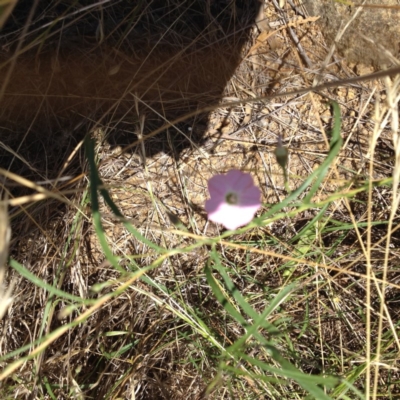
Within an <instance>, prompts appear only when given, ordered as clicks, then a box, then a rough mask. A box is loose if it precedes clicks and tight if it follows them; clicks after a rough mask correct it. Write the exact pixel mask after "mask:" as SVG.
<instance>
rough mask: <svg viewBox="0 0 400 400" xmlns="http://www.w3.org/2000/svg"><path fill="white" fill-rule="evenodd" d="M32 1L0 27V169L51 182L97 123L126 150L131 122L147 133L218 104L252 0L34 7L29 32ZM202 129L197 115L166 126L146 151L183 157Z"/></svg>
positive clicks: (250, 17)
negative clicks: (15, 155) (9, 72)
mask: <svg viewBox="0 0 400 400" xmlns="http://www.w3.org/2000/svg"><path fill="white" fill-rule="evenodd" d="M31 4H32V2H30V1H29V2H28V1H20V2H19V3H18V4H17V7H16V8H15V9H14V11H13V14H12V16H11V17H10V18H9V20H8V22H7V23H6V25H5V27H4V28H3V40H2V42H1V45H2V47H1V54H0V62H1V64H0V69H1V74H0V76H1V78H0V79H1V81H0V84H1V87H2V91H3V96H2V99H1V108H0V141H1V142H2V143H3V144H4V145H6V146H8V147H6V146H1V148H0V157H1V160H2V161H1V166H2V167H3V168H9V167H10V165H11V164H12V165H11V170H13V171H15V172H17V173H19V174H22V175H24V176H26V177H29V178H31V179H32V178H33V176H32V173H33V171H36V172H39V173H40V176H41V177H42V178H43V177H45V178H46V179H48V178H53V177H54V176H55V175H57V172H58V171H59V170H60V168H61V165H62V164H63V163H64V162H65V161H66V159H67V157H68V156H69V155H70V153H71V151H72V149H73V148H74V146H76V144H77V143H78V141H79V140H80V139H82V137H83V136H84V135H85V134H87V133H88V132H90V131H91V130H93V127H94V126H98V127H100V128H102V130H101V131H102V132H103V135H104V139H105V140H107V141H108V143H110V145H111V146H112V147H116V146H121V147H125V146H127V145H129V144H130V143H133V142H134V141H135V140H136V139H137V133H138V130H140V129H139V127H140V123H139V121H142V122H143V124H142V126H143V131H142V133H143V134H144V135H146V134H148V133H150V132H152V131H153V130H154V129H157V128H159V127H160V126H162V125H163V124H165V123H166V122H167V121H172V120H174V119H176V118H178V117H181V116H184V115H186V114H188V113H190V112H193V111H196V110H198V109H202V108H204V107H205V106H209V105H210V104H217V103H218V101H219V100H220V98H221V95H222V92H223V90H224V88H225V86H226V84H227V82H228V81H229V79H230V78H231V76H232V75H233V73H234V72H235V69H236V68H237V66H238V65H239V63H240V61H241V56H242V48H243V46H244V44H245V43H246V41H248V39H249V35H250V31H251V27H252V24H253V22H254V20H255V17H256V15H257V12H258V8H259V4H260V3H259V2H258V1H257V0H254V1H250V0H234V1H229V0H226V1H203V0H192V1H186V2H182V1H180V0H168V1H167V0H154V1H139V0H137V1H129V2H127V1H122V2H121V1H119V2H105V3H103V4H101V5H100V4H97V5H93V2H88V1H86V2H84V1H80V2H79V4H78V2H76V3H75V6H71V5H70V2H68V4H67V2H65V3H63V2H53V3H50V4H49V2H47V1H39V5H38V7H37V9H36V11H35V12H34V14H33V18H32V23H31V24H30V25H29V29H28V32H27V33H26V34H25V33H24V32H23V29H24V26H25V24H26V21H27V20H28V18H29V13H30V12H31ZM21 39H23V42H22V45H21V49H20V51H19V53H20V54H19V56H18V57H14V56H15V52H16V51H18V43H20V41H21ZM10 68H11V71H12V73H11V75H10V77H9V79H7V72H8V71H9V69H10ZM206 121H207V115H204V114H203V115H198V116H196V117H195V118H191V119H188V120H186V121H185V122H183V123H181V124H178V126H176V127H171V128H170V129H169V130H168V140H167V139H166V132H164V133H161V134H159V135H157V136H155V137H153V138H151V139H149V140H148V141H146V155H147V156H152V155H155V154H157V153H158V152H160V151H168V152H170V151H171V150H172V151H173V155H174V156H175V157H176V158H179V155H180V153H181V152H182V151H183V150H184V149H186V148H188V147H190V146H193V144H194V145H197V146H201V145H202V144H203V143H204V133H205V132H204V130H205V127H206ZM189 127H190V128H193V127H195V128H196V129H189ZM13 152H15V153H17V154H18V156H20V159H18V158H15V157H14V155H13V154H12V153H13ZM36 176H37V175H36ZM36 179H37V178H36Z"/></svg>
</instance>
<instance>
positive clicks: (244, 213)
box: [208, 203, 259, 230]
mask: <svg viewBox="0 0 400 400" xmlns="http://www.w3.org/2000/svg"><path fill="white" fill-rule="evenodd" d="M258 209H259V206H253V207H240V206H231V205H229V204H226V203H224V204H221V205H220V207H219V208H218V209H217V210H215V211H214V212H211V213H208V218H209V219H210V220H211V221H213V222H217V223H220V224H222V225H223V226H224V227H225V228H227V229H231V230H233V229H237V228H239V227H240V226H243V225H246V224H248V223H249V222H250V221H251V220H252V219H253V217H254V214H255V213H256V212H257V210H258Z"/></svg>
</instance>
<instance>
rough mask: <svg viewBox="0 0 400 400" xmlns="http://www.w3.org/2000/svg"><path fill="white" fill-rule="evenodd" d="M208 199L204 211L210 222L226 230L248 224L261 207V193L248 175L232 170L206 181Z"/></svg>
mask: <svg viewBox="0 0 400 400" xmlns="http://www.w3.org/2000/svg"><path fill="white" fill-rule="evenodd" d="M208 191H209V192H210V197H211V198H210V199H209V200H207V201H206V207H205V208H206V211H207V213H208V218H209V219H210V220H211V221H214V222H218V223H220V224H222V225H224V226H225V228H227V229H236V228H239V226H242V225H246V224H248V223H249V222H250V221H251V220H252V219H253V217H254V214H255V213H256V212H257V210H258V209H259V208H260V206H261V201H260V199H261V191H260V189H259V188H258V187H257V186H255V185H254V183H253V178H252V177H251V175H250V174H247V173H245V172H242V171H238V170H236V169H233V170H231V171H229V172H228V173H227V174H226V175H215V176H213V177H212V178H211V179H209V181H208Z"/></svg>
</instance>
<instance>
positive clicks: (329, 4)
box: [303, 0, 400, 68]
mask: <svg viewBox="0 0 400 400" xmlns="http://www.w3.org/2000/svg"><path fill="white" fill-rule="evenodd" d="M303 2H304V5H305V7H306V9H307V11H308V13H309V14H310V15H312V16H320V17H321V18H320V19H319V23H320V24H321V26H322V32H323V34H324V36H325V39H326V40H327V42H328V44H332V43H333V42H334V40H335V37H336V34H337V33H338V31H339V30H340V29H341V28H342V27H344V26H345V24H346V23H347V22H348V21H349V19H350V18H351V17H352V15H353V14H354V13H355V12H356V10H357V8H358V7H357V6H356V5H346V4H343V3H344V2H339V1H335V0H318V1H316V0H304V1H303ZM347 3H349V4H351V3H353V4H354V2H350V1H348V2H347ZM361 3H362V1H361V0H360V1H358V2H357V5H358V4H361ZM367 5H368V6H367V7H363V8H362V10H361V12H360V14H359V15H358V16H357V17H356V19H355V20H354V21H352V23H351V24H350V26H349V27H348V28H347V30H346V32H345V34H344V35H343V37H342V39H341V40H340V41H339V43H337V49H338V52H339V54H341V55H342V56H344V57H345V58H346V59H347V60H348V61H349V62H353V63H356V64H358V63H362V64H364V65H372V66H373V67H375V68H382V67H384V66H387V65H389V64H392V63H393V58H392V57H391V56H394V57H398V56H399V52H400V6H399V4H398V1H397V0H368V2H367Z"/></svg>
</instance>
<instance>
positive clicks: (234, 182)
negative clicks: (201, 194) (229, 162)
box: [226, 169, 254, 192]
mask: <svg viewBox="0 0 400 400" xmlns="http://www.w3.org/2000/svg"><path fill="white" fill-rule="evenodd" d="M226 180H227V181H228V182H229V184H230V189H231V190H234V191H235V192H241V191H245V190H247V189H248V188H250V187H252V186H253V185H254V181H253V178H252V176H251V175H250V174H248V173H246V172H242V171H239V170H237V169H232V170H231V171H229V172H228V173H227V174H226Z"/></svg>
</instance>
